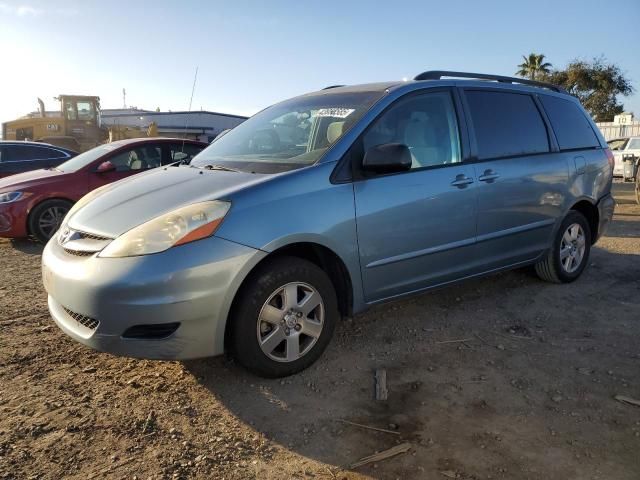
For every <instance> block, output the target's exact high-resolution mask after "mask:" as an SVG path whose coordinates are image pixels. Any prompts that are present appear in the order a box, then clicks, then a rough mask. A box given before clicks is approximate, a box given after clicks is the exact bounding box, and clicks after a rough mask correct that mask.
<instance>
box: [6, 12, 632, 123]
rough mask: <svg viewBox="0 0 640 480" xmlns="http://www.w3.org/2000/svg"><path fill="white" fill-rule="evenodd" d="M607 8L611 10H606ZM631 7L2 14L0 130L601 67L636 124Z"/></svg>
mask: <svg viewBox="0 0 640 480" xmlns="http://www.w3.org/2000/svg"><path fill="white" fill-rule="evenodd" d="M614 3H615V7H613V4H614ZM639 25H640V0H618V1H616V2H607V1H594V0H578V1H569V0H554V1H547V0H538V1H536V2H524V1H514V0H511V1H491V0H484V1H482V2H479V1H468V2H465V1H463V0H458V1H442V0H439V1H427V0H423V1H420V0H416V1H411V0H394V1H388V2H380V1H378V2H374V1H357V0H353V1H349V0H338V1H336V0H322V1H321V2H319V1H313V2H311V1H309V2H307V1H304V0H297V1H293V0H291V1H284V0H283V1H279V0H270V1H268V2H267V1H257V0H256V1H250V0H234V1H233V2H229V1H226V2H223V1H220V2H217V1H192V0H181V1H164V0H155V1H153V2H151V1H141V0H140V1H138V0H128V1H120V0H109V1H97V0H96V1H92V0H86V1H76V2H73V1H67V0H56V1H55V2H52V1H42V0H20V1H12V0H0V45H1V46H2V48H1V51H2V54H1V56H0V65H1V67H0V85H1V87H2V88H0V122H2V121H7V120H11V119H14V118H17V117H18V116H21V115H24V114H26V113H28V112H30V111H34V110H36V109H37V97H40V98H42V99H43V100H44V101H45V105H46V108H47V110H58V109H59V105H58V104H57V103H56V102H55V101H54V99H53V97H54V96H56V95H58V94H61V93H65V94H84V95H98V96H100V98H101V104H102V108H120V107H122V105H123V99H122V89H123V88H125V89H126V91H127V98H126V103H127V106H136V107H139V108H145V109H150V110H154V109H156V108H157V107H159V108H160V109H161V110H163V111H165V110H173V111H176V110H187V109H188V108H189V101H190V97H191V89H192V85H193V81H194V74H195V71H196V68H198V76H197V81H196V86H195V93H194V96H193V104H192V110H200V109H203V110H210V111H217V112H225V113H234V114H243V115H251V114H253V113H255V112H257V111H258V110H260V109H262V108H264V107H266V106H268V105H271V104H273V103H275V102H277V101H279V100H283V99H286V98H289V97H292V96H295V95H299V94H302V93H305V92H308V91H313V90H317V89H320V88H323V87H325V86H327V85H334V84H355V83H366V82H374V81H386V80H400V79H403V78H409V79H411V78H412V77H414V76H415V75H417V74H418V73H420V72H422V71H425V70H458V71H470V72H483V73H494V74H501V75H513V74H514V73H515V72H516V70H517V65H518V64H519V63H521V62H522V55H526V54H529V53H530V52H536V53H543V54H545V55H546V57H547V61H549V62H551V63H552V64H553V65H554V66H555V67H563V66H565V65H566V64H567V63H568V62H569V61H571V60H572V59H576V58H578V59H591V58H593V57H596V56H604V57H606V58H607V59H608V60H609V61H611V62H614V63H616V64H618V65H619V66H620V67H621V68H622V70H623V72H624V73H625V74H626V75H627V76H628V77H629V78H630V79H631V80H632V83H633V86H634V88H635V89H636V93H635V94H634V95H633V96H631V97H627V98H623V99H622V101H623V103H624V105H625V110H627V111H635V113H636V116H637V117H640V53H638V42H637V31H638V26H639Z"/></svg>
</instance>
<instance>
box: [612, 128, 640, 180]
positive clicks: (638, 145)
mask: <svg viewBox="0 0 640 480" xmlns="http://www.w3.org/2000/svg"><path fill="white" fill-rule="evenodd" d="M607 144H608V145H609V148H610V149H611V151H612V152H613V157H614V159H615V166H614V167H613V176H614V177H623V176H624V162H623V158H624V157H626V156H627V155H635V156H636V157H638V158H640V137H625V138H615V139H613V140H609V141H608V142H607Z"/></svg>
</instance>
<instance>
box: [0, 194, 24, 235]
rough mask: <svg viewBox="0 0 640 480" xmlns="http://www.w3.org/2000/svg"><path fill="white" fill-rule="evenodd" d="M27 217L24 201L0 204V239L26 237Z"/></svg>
mask: <svg viewBox="0 0 640 480" xmlns="http://www.w3.org/2000/svg"><path fill="white" fill-rule="evenodd" d="M27 215H28V207H27V205H26V204H25V201H24V200H18V201H17V202H11V203H5V204H0V237H5V238H21V237H26V236H27V235H28V233H27Z"/></svg>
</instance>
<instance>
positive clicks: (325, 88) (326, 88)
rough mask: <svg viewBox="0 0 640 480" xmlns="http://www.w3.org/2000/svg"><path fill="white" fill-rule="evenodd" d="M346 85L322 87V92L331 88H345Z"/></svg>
mask: <svg viewBox="0 0 640 480" xmlns="http://www.w3.org/2000/svg"><path fill="white" fill-rule="evenodd" d="M345 86H346V85H329V86H328V87H324V88H323V89H322V90H329V89H331V88H339V87H345Z"/></svg>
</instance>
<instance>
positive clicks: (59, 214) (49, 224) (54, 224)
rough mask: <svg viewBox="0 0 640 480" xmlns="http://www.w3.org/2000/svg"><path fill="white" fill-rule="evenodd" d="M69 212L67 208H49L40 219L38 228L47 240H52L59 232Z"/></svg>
mask: <svg viewBox="0 0 640 480" xmlns="http://www.w3.org/2000/svg"><path fill="white" fill-rule="evenodd" d="M68 212H69V209H68V208H65V207H58V206H56V207H49V208H47V209H46V210H45V211H44V212H42V214H41V215H40V218H38V228H39V229H40V231H41V232H42V234H43V236H45V237H46V238H51V237H52V236H53V234H54V233H56V232H57V231H58V229H59V228H60V225H62V220H64V217H65V215H66V214H67V213H68Z"/></svg>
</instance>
